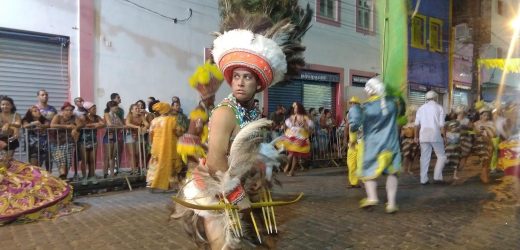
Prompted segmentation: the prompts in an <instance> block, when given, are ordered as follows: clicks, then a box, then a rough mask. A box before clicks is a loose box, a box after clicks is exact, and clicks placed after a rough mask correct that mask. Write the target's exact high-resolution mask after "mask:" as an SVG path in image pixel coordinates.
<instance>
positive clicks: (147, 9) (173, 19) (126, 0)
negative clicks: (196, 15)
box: [121, 0, 193, 23]
mask: <svg viewBox="0 0 520 250" xmlns="http://www.w3.org/2000/svg"><path fill="white" fill-rule="evenodd" d="M121 1H124V2H127V3H129V4H132V5H134V6H136V7H138V8H141V9H143V10H146V11H148V12H150V13H153V14H155V15H158V16H160V17H163V18H166V19H169V20H172V21H173V23H185V22H187V21H188V20H190V18H191V16H192V15H193V11H192V10H191V8H189V9H188V11H189V12H190V14H189V16H188V17H187V18H184V19H178V18H176V17H169V16H166V15H163V14H161V13H159V12H157V11H155V10H151V9H149V8H146V7H144V6H142V5H140V4H137V3H134V2H132V1H130V0H121Z"/></svg>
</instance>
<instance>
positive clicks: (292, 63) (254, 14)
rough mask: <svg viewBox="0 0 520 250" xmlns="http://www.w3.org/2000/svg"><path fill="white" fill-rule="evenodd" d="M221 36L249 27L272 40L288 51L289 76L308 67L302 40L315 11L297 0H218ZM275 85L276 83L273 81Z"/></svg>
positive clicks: (287, 75)
mask: <svg viewBox="0 0 520 250" xmlns="http://www.w3.org/2000/svg"><path fill="white" fill-rule="evenodd" d="M219 11H220V17H221V19H222V21H221V23H220V31H219V32H216V33H215V35H220V34H222V33H224V32H225V31H228V30H233V29H248V30H251V31H252V32H254V33H257V34H261V35H263V36H265V37H268V38H270V39H273V40H274V41H275V42H276V43H277V44H278V45H279V46H280V47H281V48H282V51H283V52H284V54H285V57H286V61H287V73H286V78H289V77H290V76H294V75H297V74H298V72H299V71H300V69H301V68H302V67H304V66H305V59H304V56H303V52H304V51H305V46H303V45H302V44H301V40H302V38H303V36H304V35H305V32H306V31H307V30H308V29H309V28H310V23H311V20H312V13H313V10H312V9H311V8H310V5H309V4H307V6H306V8H305V9H303V8H302V7H301V6H299V5H298V0H219ZM273 84H274V83H273Z"/></svg>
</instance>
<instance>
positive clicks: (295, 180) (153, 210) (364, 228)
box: [0, 168, 520, 249]
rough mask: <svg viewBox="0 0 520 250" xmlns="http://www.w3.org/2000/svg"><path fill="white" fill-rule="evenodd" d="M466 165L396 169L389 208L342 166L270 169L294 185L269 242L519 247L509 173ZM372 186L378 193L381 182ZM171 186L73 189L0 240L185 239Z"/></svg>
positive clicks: (86, 245)
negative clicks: (287, 171) (419, 172)
mask: <svg viewBox="0 0 520 250" xmlns="http://www.w3.org/2000/svg"><path fill="white" fill-rule="evenodd" d="M476 172H477V171H476V170H475V169H473V170H471V169H470V170H466V174H465V176H464V178H463V180H462V181H459V183H457V184H455V185H445V186H438V185H427V186H421V185H419V184H418V178H417V177H413V176H409V175H406V176H402V177H401V178H400V181H401V182H400V190H399V193H398V203H399V205H400V207H401V210H400V211H399V212H398V213H397V214H394V215H387V214H385V213H384V206H383V205H381V206H378V207H376V209H374V210H373V211H371V212H368V211H363V210H360V209H358V208H357V206H358V201H359V200H360V199H361V198H363V197H364V193H363V191H362V190H361V189H346V188H345V185H346V184H345V180H346V177H345V175H344V169H343V168H325V169H315V170H310V171H306V172H302V173H299V174H298V175H297V176H296V177H292V178H290V177H285V176H282V177H280V180H281V181H282V182H283V184H284V185H283V188H282V189H281V190H276V193H282V192H283V193H294V192H299V191H303V192H305V198H304V200H303V201H301V202H300V203H299V204H297V205H292V206H287V207H282V208H279V209H278V210H277V215H278V221H279V230H280V233H279V235H278V236H277V237H276V238H277V246H276V248H277V249H434V248H436V249H437V248H441V249H520V208H518V207H515V206H514V205H513V204H514V202H513V197H512V193H511V183H509V182H507V181H505V182H498V183H495V184H493V185H488V186H484V185H482V184H480V183H479V182H478V179H477V178H476V177H475V174H476ZM379 194H380V198H381V200H384V188H383V183H381V185H380V189H379ZM170 196H171V194H151V193H149V192H148V191H146V190H144V189H137V190H135V189H134V191H131V192H130V191H124V192H117V193H106V194H101V195H95V196H87V197H80V198H77V199H76V202H79V203H81V204H84V205H85V206H87V208H86V210H84V211H82V212H80V213H76V214H72V215H69V216H65V217H61V218H58V219H56V220H53V221H42V222H38V223H31V224H16V225H8V226H4V227H0V242H1V243H0V244H1V245H0V249H194V248H195V245H193V244H192V243H191V242H190V241H189V240H188V239H187V237H186V236H185V234H184V232H183V231H182V230H181V229H180V227H179V224H178V222H176V221H169V220H168V215H169V210H168V205H169V202H170Z"/></svg>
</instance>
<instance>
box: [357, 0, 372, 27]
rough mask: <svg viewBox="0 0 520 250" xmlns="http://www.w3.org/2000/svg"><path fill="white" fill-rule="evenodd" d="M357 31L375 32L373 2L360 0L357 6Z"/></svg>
mask: <svg viewBox="0 0 520 250" xmlns="http://www.w3.org/2000/svg"><path fill="white" fill-rule="evenodd" d="M356 31H357V32H360V33H365V34H367V33H372V32H374V4H373V1H372V0H358V1H357V5H356Z"/></svg>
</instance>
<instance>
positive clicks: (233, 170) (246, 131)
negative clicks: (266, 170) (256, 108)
mask: <svg viewBox="0 0 520 250" xmlns="http://www.w3.org/2000/svg"><path fill="white" fill-rule="evenodd" d="M271 124H272V121H269V120H267V119H265V118H264V119H260V120H257V121H254V122H251V123H249V124H248V125H247V126H245V127H244V128H242V129H241V130H240V132H238V134H237V136H236V137H235V140H234V141H233V143H232V144H231V148H230V149H229V157H228V163H229V169H228V172H229V177H234V176H242V175H243V174H245V173H246V172H247V171H249V170H250V168H251V167H253V166H254V164H255V163H256V157H257V155H258V150H259V146H260V143H261V142H262V141H263V137H262V136H261V133H260V132H261V130H262V128H265V127H269V126H271Z"/></svg>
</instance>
